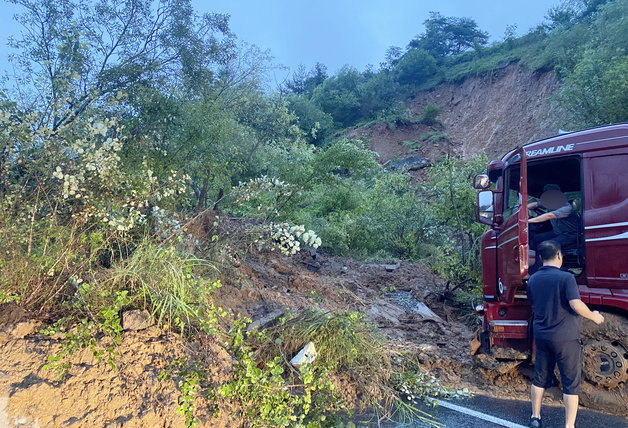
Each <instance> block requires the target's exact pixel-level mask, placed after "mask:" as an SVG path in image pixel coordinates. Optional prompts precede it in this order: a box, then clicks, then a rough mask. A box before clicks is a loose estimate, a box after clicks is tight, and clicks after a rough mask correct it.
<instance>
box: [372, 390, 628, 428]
mask: <svg viewBox="0 0 628 428" xmlns="http://www.w3.org/2000/svg"><path fill="white" fill-rule="evenodd" d="M420 408H421V409H422V410H424V411H426V412H428V413H430V414H431V415H432V416H433V417H434V418H435V419H436V420H438V422H439V423H440V425H430V424H425V423H423V422H420V421H417V422H413V423H410V424H394V425H389V424H382V425H381V426H382V427H384V426H385V427H399V428H401V427H430V428H432V427H442V428H476V427H477V428H480V427H482V428H494V427H495V428H497V427H509V428H521V427H524V428H525V427H528V426H529V421H530V403H529V402H524V401H515V400H499V399H495V398H492V397H487V396H476V397H474V398H470V399H460V400H446V401H444V402H441V404H440V405H439V406H438V407H437V408H430V407H429V406H420ZM541 417H542V419H543V426H544V427H545V428H562V427H564V426H565V425H564V424H565V416H564V408H563V407H561V406H547V405H544V406H543V408H542V410H541ZM374 426H377V425H374ZM615 427H617V428H621V427H627V428H628V418H626V417H622V416H615V415H608V414H605V413H601V412H595V411H592V410H587V409H584V408H582V407H581V408H580V409H579V410H578V418H577V419H576V428H615Z"/></svg>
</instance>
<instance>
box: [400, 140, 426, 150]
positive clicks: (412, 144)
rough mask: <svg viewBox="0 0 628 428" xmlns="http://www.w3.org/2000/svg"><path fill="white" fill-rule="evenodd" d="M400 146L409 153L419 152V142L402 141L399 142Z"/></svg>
mask: <svg viewBox="0 0 628 428" xmlns="http://www.w3.org/2000/svg"><path fill="white" fill-rule="evenodd" d="M401 145H402V146H404V147H407V148H409V149H410V153H413V152H418V151H419V150H421V146H422V144H421V142H420V141H408V140H404V141H402V142H401Z"/></svg>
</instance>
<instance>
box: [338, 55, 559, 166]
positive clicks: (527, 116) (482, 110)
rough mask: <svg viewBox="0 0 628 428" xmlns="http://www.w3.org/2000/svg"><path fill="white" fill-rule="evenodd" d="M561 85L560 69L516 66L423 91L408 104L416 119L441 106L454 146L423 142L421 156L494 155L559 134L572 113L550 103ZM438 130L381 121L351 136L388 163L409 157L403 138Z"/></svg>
mask: <svg viewBox="0 0 628 428" xmlns="http://www.w3.org/2000/svg"><path fill="white" fill-rule="evenodd" d="M558 89H559V82H558V80H557V78H556V77H555V75H554V73H552V72H546V73H530V72H529V71H527V70H526V69H525V68H524V67H522V66H520V65H518V64H511V65H508V66H507V67H503V68H500V69H497V70H494V71H493V73H491V74H488V75H483V76H477V77H471V78H468V79H467V80H465V81H464V82H462V83H460V84H453V83H451V84H443V85H439V86H437V87H436V88H434V89H433V90H431V91H429V92H422V93H419V94H417V95H416V96H415V97H414V98H413V99H411V100H410V101H408V102H407V104H406V105H407V107H408V108H409V109H410V111H411V113H412V115H413V117H418V116H419V115H420V114H421V112H422V111H423V109H424V108H425V106H426V105H428V104H430V103H432V104H436V105H438V106H439V107H441V108H442V112H441V114H440V115H439V117H438V119H439V120H440V121H441V122H442V123H443V125H444V131H443V132H445V133H446V134H447V135H448V136H449V138H450V139H451V145H449V144H446V143H441V144H438V145H433V144H431V143H422V145H421V149H420V150H418V151H417V152H416V154H418V155H420V156H422V157H424V158H426V159H427V160H429V161H431V162H435V161H437V160H438V158H440V157H441V156H443V155H444V154H448V153H453V154H456V155H459V156H461V157H463V158H464V159H468V158H471V157H473V156H474V155H476V154H479V153H482V152H486V154H487V155H488V156H489V157H490V158H491V159H493V158H498V157H501V156H502V155H503V154H504V153H506V152H507V151H509V150H510V149H512V148H514V147H516V146H518V145H523V144H526V143H529V142H532V141H536V140H540V139H543V138H547V137H550V136H554V135H556V134H558V130H559V127H560V126H561V124H563V123H564V122H565V121H566V117H567V114H566V113H565V112H564V111H562V110H561V109H560V108H559V107H558V106H557V105H556V104H555V103H553V102H552V101H550V96H551V95H553V94H555V93H556V91H557V90H558ZM438 128H439V127H438V126H436V127H435V128H432V127H428V126H425V125H409V126H398V127H396V128H395V129H389V127H388V126H387V125H386V124H376V125H374V126H372V127H369V128H358V129H353V130H351V131H349V132H348V133H347V135H348V136H349V137H351V138H360V139H362V140H364V141H366V142H368V143H369V145H370V148H371V150H374V151H375V152H377V153H378V154H379V155H380V162H381V163H382V164H383V163H385V162H387V161H389V160H391V159H393V158H395V157H399V158H404V157H407V156H409V154H410V153H409V149H408V148H406V147H404V146H403V145H402V142H403V141H419V140H420V138H421V134H423V133H425V132H431V131H435V130H440V129H438ZM415 175H418V174H415Z"/></svg>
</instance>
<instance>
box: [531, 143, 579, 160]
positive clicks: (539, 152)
mask: <svg viewBox="0 0 628 428" xmlns="http://www.w3.org/2000/svg"><path fill="white" fill-rule="evenodd" d="M574 146H575V144H567V145H566V146H554V147H546V148H544V149H537V150H530V151H529V152H528V151H526V156H527V157H529V158H531V157H534V156H542V155H550V154H553V153H560V152H570V151H572V150H573V148H574Z"/></svg>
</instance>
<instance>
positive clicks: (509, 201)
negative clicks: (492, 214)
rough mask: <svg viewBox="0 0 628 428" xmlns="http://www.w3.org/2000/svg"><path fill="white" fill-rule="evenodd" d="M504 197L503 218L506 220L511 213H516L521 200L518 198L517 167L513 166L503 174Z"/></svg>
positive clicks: (518, 177)
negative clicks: (504, 180) (504, 181)
mask: <svg viewBox="0 0 628 428" xmlns="http://www.w3.org/2000/svg"><path fill="white" fill-rule="evenodd" d="M505 179H506V183H505V189H506V192H505V196H506V201H505V204H504V217H505V218H508V217H510V216H511V215H512V213H513V212H515V211H517V209H518V207H519V205H521V200H520V198H519V180H520V174H519V166H518V165H515V166H512V167H510V168H508V169H507V170H506V174H505Z"/></svg>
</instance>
